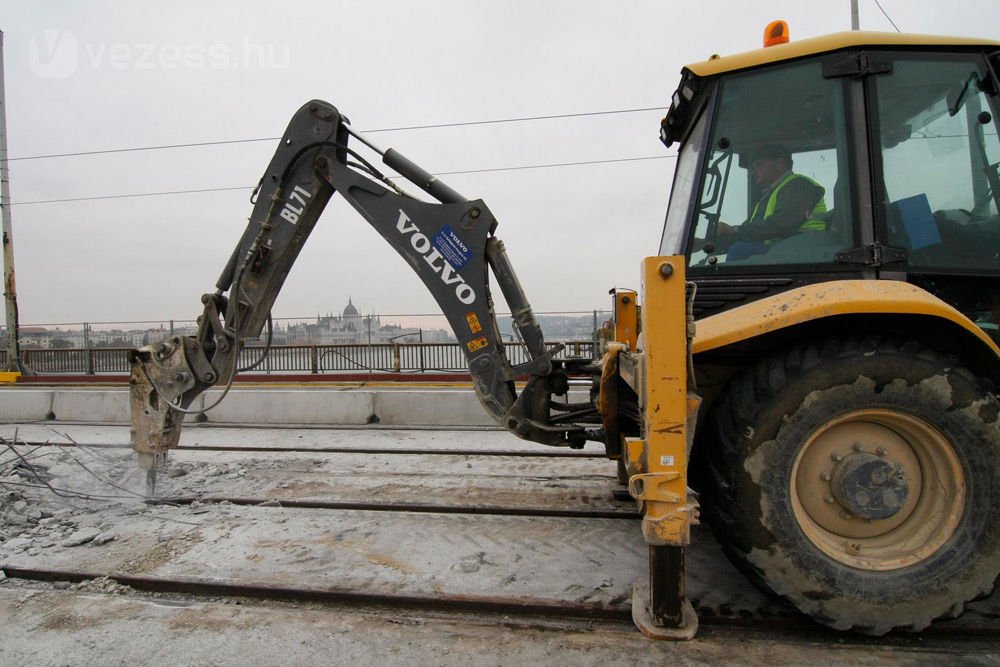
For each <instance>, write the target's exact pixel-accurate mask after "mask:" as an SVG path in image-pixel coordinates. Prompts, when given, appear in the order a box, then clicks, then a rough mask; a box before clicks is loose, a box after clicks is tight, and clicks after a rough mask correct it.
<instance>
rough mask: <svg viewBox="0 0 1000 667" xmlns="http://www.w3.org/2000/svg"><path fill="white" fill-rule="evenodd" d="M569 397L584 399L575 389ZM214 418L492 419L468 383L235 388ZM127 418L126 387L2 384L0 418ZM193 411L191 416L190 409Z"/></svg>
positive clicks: (487, 422) (459, 422)
mask: <svg viewBox="0 0 1000 667" xmlns="http://www.w3.org/2000/svg"><path fill="white" fill-rule="evenodd" d="M219 394H220V391H219V390H216V389H213V390H211V391H208V392H205V393H204V394H202V395H201V396H199V397H198V399H197V400H196V401H195V403H194V405H192V406H191V407H192V408H194V409H204V408H205V407H206V406H211V405H212V404H213V403H215V401H216V400H218V397H219ZM571 400H572V401H585V400H586V393H585V392H576V391H574V393H573V395H572V396H571ZM207 417H208V421H209V422H211V423H215V424H309V425H330V426H336V425H351V426H355V425H362V424H381V425H384V426H445V427H448V426H454V427H462V426H496V425H497V424H496V422H495V421H494V420H493V418H492V417H490V415H489V414H488V413H487V412H486V410H484V409H483V407H482V405H480V403H479V399H478V398H476V394H475V392H474V391H473V390H472V389H471V388H468V389H466V388H450V387H449V388H439V389H438V388H423V387H422V388H413V389H409V388H403V387H396V388H385V389H373V388H371V387H363V388H358V389H354V388H337V387H316V388H301V389H299V388H295V389H288V388H279V387H273V388H272V387H268V388H260V387H247V388H239V387H237V388H234V389H233V390H232V391H230V392H229V395H228V396H226V398H225V400H223V401H222V403H220V404H219V405H218V406H217V407H215V408H213V409H211V410H210V411H209V412H208V413H207ZM53 418H54V419H55V421H67V422H101V423H107V422H112V423H114V422H118V423H127V422H128V421H129V396H128V388H126V387H93V388H73V389H65V388H59V387H49V388H34V387H32V388H30V389H29V388H27V387H25V386H23V385H22V386H13V387H0V421H6V422H18V421H44V420H47V419H53ZM187 419H192V417H190V416H189V417H187Z"/></svg>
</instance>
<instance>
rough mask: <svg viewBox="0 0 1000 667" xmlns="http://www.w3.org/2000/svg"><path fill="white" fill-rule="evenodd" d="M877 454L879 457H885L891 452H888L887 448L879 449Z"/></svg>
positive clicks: (876, 451)
mask: <svg viewBox="0 0 1000 667" xmlns="http://www.w3.org/2000/svg"><path fill="white" fill-rule="evenodd" d="M875 453H876V454H878V455H879V456H885V455H886V454H888V453H889V452H887V451H886V449H885V447H879V448H878V449H876V450H875Z"/></svg>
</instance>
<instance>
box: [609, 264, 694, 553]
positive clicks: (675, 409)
mask: <svg viewBox="0 0 1000 667" xmlns="http://www.w3.org/2000/svg"><path fill="white" fill-rule="evenodd" d="M685 296H686V286H685V282H684V258H683V257H649V258H646V259H645V260H644V261H643V303H644V304H646V305H647V307H644V308H642V340H641V341H640V343H639V346H640V352H641V354H642V356H643V361H644V369H643V372H642V373H641V375H642V381H641V387H640V388H641V391H640V395H639V404H640V406H641V408H642V414H643V438H642V439H636V440H627V441H626V452H625V463H626V466H627V470H628V471H629V474H630V475H631V477H630V480H629V491H630V493H631V494H632V496H633V497H634V498H635V499H636V500H637V501H639V503H640V506H641V508H642V510H643V519H642V533H643V537H644V538H645V539H646V541H647V542H648V543H649V544H655V545H671V546H684V545H687V544H689V543H690V539H691V523H692V518H693V508H692V507H691V505H690V504H689V503H688V498H687V463H688V459H687V453H688V449H687V429H688V425H687V422H688V407H689V403H688V379H687V369H688V355H689V350H688V344H687V320H686V312H687V311H686V307H685ZM649 304H655V307H649Z"/></svg>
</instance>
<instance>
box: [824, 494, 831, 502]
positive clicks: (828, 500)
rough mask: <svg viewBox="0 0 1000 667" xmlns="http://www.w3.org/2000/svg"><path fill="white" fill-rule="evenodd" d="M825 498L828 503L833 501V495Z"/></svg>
mask: <svg viewBox="0 0 1000 667" xmlns="http://www.w3.org/2000/svg"><path fill="white" fill-rule="evenodd" d="M823 500H824V502H827V503H833V496H827V497H826V498H824V499H823Z"/></svg>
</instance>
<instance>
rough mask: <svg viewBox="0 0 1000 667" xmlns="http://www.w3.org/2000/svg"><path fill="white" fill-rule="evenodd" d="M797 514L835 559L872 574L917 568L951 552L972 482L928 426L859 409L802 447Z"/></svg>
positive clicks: (795, 482) (795, 485)
mask: <svg viewBox="0 0 1000 667" xmlns="http://www.w3.org/2000/svg"><path fill="white" fill-rule="evenodd" d="M790 482H791V488H790V491H791V500H792V510H793V512H794V514H795V517H796V520H797V521H798V523H799V526H800V527H801V528H802V530H803V532H804V533H805V534H806V536H807V537H808V539H809V540H810V541H812V542H813V544H815V545H816V546H817V547H818V548H819V549H820V550H821V551H823V553H825V554H826V555H827V556H830V557H831V558H833V559H835V560H837V561H839V562H841V563H844V564H845V565H850V566H852V567H857V568H861V569H866V570H894V569H899V568H903V567H906V566H908V565H912V564H914V563H917V562H919V561H920V560H922V559H923V558H926V557H927V556H929V555H930V554H931V553H933V552H934V551H936V550H937V549H939V548H940V547H941V546H943V545H944V544H945V543H946V542H947V540H948V539H949V538H950V537H951V535H952V533H953V532H954V530H955V527H956V526H957V525H958V522H959V520H960V518H961V512H959V511H955V509H954V508H961V507H963V505H964V502H965V500H964V499H965V494H966V488H965V475H964V473H963V471H962V465H961V462H960V461H959V459H958V456H957V454H956V453H955V451H954V450H953V449H952V447H951V445H950V444H949V442H948V441H947V439H945V438H944V437H943V436H942V435H941V434H940V432H939V431H938V430H937V429H936V428H934V427H933V426H931V425H930V424H929V423H928V422H926V421H924V420H922V419H920V418H918V417H915V416H911V415H908V414H906V413H903V412H899V411H894V410H885V409H878V408H870V409H861V410H855V411H853V412H849V413H846V414H843V415H841V416H839V417H837V418H835V419H832V420H830V421H829V422H827V423H826V424H824V425H823V426H821V427H820V428H819V429H817V430H816V431H815V432H813V434H812V435H811V436H809V438H808V439H807V440H806V441H805V442H803V443H802V446H801V447H800V449H799V452H798V454H797V455H796V461H795V463H794V465H793V470H792V479H791V480H790Z"/></svg>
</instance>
